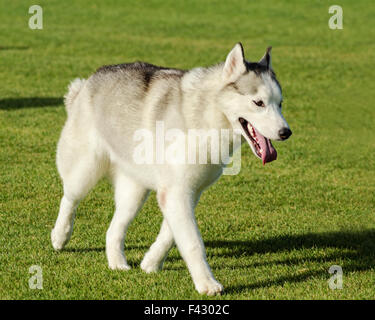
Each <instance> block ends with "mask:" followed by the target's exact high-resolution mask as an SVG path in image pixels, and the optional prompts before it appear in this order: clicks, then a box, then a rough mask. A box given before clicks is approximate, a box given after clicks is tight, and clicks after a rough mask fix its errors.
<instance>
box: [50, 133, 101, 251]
mask: <svg viewBox="0 0 375 320" xmlns="http://www.w3.org/2000/svg"><path fill="white" fill-rule="evenodd" d="M57 167H58V169H59V173H60V176H61V178H62V180H63V184H64V196H63V197H62V199H61V203H60V211H59V215H58V217H57V220H56V223H55V226H54V228H53V230H52V232H51V240H52V246H53V247H54V249H55V250H61V249H63V248H64V246H65V245H66V244H67V243H68V241H69V239H70V237H71V234H72V232H73V224H74V217H75V210H76V208H77V206H78V204H79V202H80V201H81V200H82V199H83V198H84V197H85V196H86V194H87V193H88V192H89V191H90V189H91V188H92V187H94V186H95V184H96V183H97V182H98V180H99V179H100V178H101V177H102V176H103V175H104V174H105V172H106V168H107V162H106V160H105V159H104V158H102V157H98V156H97V155H95V154H94V152H93V151H91V150H90V149H89V148H88V147H87V149H83V148H82V147H80V146H77V147H76V146H72V145H71V143H68V142H67V141H66V140H64V139H61V141H60V143H59V146H58V152H57Z"/></svg>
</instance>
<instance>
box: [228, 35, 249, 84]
mask: <svg viewBox="0 0 375 320" xmlns="http://www.w3.org/2000/svg"><path fill="white" fill-rule="evenodd" d="M245 71H246V66H245V57H244V53H243V47H242V44H241V43H240V42H239V43H237V44H236V45H235V46H234V48H233V49H232V51H231V52H229V54H228V56H227V59H226V60H225V64H224V69H223V80H224V81H225V82H227V83H230V82H234V81H236V80H237V79H238V78H239V77H240V75H241V74H243V73H244V72H245Z"/></svg>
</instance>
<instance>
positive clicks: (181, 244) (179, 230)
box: [158, 188, 223, 295]
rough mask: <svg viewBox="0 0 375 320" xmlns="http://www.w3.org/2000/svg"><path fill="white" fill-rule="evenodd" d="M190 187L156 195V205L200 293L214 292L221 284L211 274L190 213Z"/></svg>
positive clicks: (191, 211) (221, 288)
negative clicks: (158, 205) (161, 212)
mask: <svg viewBox="0 0 375 320" xmlns="http://www.w3.org/2000/svg"><path fill="white" fill-rule="evenodd" d="M191 193H192V192H191V190H189V191H186V190H184V189H181V188H171V189H169V190H163V191H162V192H160V193H159V194H158V200H159V204H160V207H161V209H162V211H163V214H164V217H165V219H166V220H167V223H168V225H169V227H170V229H171V231H172V234H173V237H174V240H175V242H176V245H177V248H178V250H179V251H180V254H181V256H182V258H183V259H184V260H185V262H186V264H187V267H188V269H189V271H190V274H191V276H192V278H193V281H194V284H195V288H196V289H197V291H198V292H199V293H201V294H207V295H215V294H218V293H221V292H222V291H223V286H222V285H221V284H220V283H219V282H217V281H216V280H215V278H214V276H213V275H212V272H211V270H210V267H209V265H208V263H207V261H206V252H205V248H204V244H203V241H202V238H201V235H200V232H199V230H198V226H197V223H196V220H195V216H194V207H195V203H196V201H195V195H194V194H191Z"/></svg>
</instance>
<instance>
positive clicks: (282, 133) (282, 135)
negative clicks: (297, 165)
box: [279, 128, 292, 140]
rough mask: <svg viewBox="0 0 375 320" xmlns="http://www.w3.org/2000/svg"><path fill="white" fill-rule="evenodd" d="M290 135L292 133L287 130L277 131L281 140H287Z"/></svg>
mask: <svg viewBox="0 0 375 320" xmlns="http://www.w3.org/2000/svg"><path fill="white" fill-rule="evenodd" d="M291 135H292V131H291V130H290V129H289V128H282V129H281V130H280V131H279V136H280V138H281V139H282V140H286V139H288V138H289V137H290V136H291Z"/></svg>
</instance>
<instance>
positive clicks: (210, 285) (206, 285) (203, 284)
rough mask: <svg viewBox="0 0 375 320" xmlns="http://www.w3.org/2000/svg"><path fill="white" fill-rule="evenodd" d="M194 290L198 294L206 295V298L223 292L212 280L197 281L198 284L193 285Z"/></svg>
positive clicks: (217, 283)
mask: <svg viewBox="0 0 375 320" xmlns="http://www.w3.org/2000/svg"><path fill="white" fill-rule="evenodd" d="M195 288H196V289H197V291H198V292H199V293H200V294H206V295H208V296H214V295H217V294H222V293H223V291H224V287H223V286H222V285H221V284H220V283H219V282H218V281H216V280H215V279H213V278H212V279H210V278H208V279H205V280H201V281H199V283H197V284H196V285H195Z"/></svg>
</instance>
